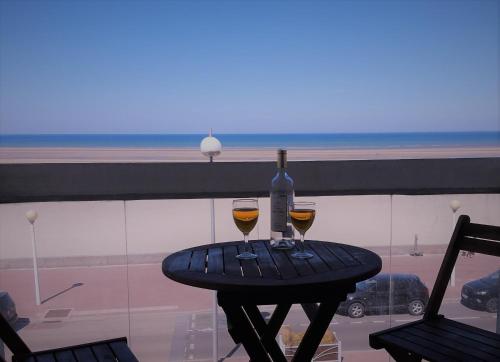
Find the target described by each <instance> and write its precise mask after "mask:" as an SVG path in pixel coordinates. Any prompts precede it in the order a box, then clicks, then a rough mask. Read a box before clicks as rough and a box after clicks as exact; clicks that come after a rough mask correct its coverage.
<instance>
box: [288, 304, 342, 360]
mask: <svg viewBox="0 0 500 362" xmlns="http://www.w3.org/2000/svg"><path fill="white" fill-rule="evenodd" d="M339 304H340V299H339V300H334V301H331V302H322V303H320V305H319V307H318V310H317V312H316V313H315V316H314V319H313V320H312V321H311V324H309V327H308V328H307V331H306V333H305V334H304V338H302V341H301V342H300V344H299V347H298V348H297V351H296V352H295V355H294V356H293V359H292V361H293V362H303V361H311V360H312V358H313V357H314V353H315V352H316V349H317V348H318V346H319V344H320V343H321V339H322V338H323V336H324V335H325V332H326V330H327V329H328V326H329V325H330V322H331V320H332V318H333V316H334V314H335V312H336V311H337V307H338V305H339Z"/></svg>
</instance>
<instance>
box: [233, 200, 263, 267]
mask: <svg viewBox="0 0 500 362" xmlns="http://www.w3.org/2000/svg"><path fill="white" fill-rule="evenodd" d="M258 218H259V204H258V201H257V199H238V200H234V201H233V220H234V223H235V224H236V227H237V228H238V229H239V230H240V231H241V232H242V233H243V239H244V243H245V244H244V251H243V252H242V253H240V254H238V255H236V257H237V258H238V259H255V258H257V255H255V254H254V253H252V252H251V250H250V248H249V245H248V234H250V231H252V230H253V228H254V227H255V225H256V224H257V220H258Z"/></svg>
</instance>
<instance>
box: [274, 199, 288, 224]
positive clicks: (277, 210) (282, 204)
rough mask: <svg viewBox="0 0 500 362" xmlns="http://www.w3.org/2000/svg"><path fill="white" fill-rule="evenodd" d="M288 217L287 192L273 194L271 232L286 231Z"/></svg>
mask: <svg viewBox="0 0 500 362" xmlns="http://www.w3.org/2000/svg"><path fill="white" fill-rule="evenodd" d="M287 217H288V195H287V193H286V192H279V191H278V192H272V193H271V230H272V231H280V232H285V231H286V220H287Z"/></svg>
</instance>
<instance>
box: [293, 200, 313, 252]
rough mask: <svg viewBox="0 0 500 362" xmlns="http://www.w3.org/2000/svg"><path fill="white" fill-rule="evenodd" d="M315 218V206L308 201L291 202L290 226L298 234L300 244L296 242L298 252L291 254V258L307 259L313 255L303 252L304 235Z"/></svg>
mask: <svg viewBox="0 0 500 362" xmlns="http://www.w3.org/2000/svg"><path fill="white" fill-rule="evenodd" d="M315 216H316V204H315V203H314V202H309V201H300V202H293V203H292V205H291V207H290V218H291V219H292V225H293V226H294V227H295V229H297V231H298V232H299V233H300V242H297V246H298V249H299V250H298V251H296V252H294V253H293V254H292V257H293V258H297V259H308V258H312V257H313V256H314V255H313V254H311V253H309V252H307V251H305V250H304V234H305V233H306V231H307V230H309V228H310V227H311V225H312V223H313V221H314V217H315Z"/></svg>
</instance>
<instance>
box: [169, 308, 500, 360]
mask: <svg viewBox="0 0 500 362" xmlns="http://www.w3.org/2000/svg"><path fill="white" fill-rule="evenodd" d="M262 310H266V311H271V309H270V308H265V309H264V308H263V309H262ZM441 312H442V313H444V314H445V315H446V316H447V317H448V318H451V319H453V320H457V321H460V322H462V323H466V324H471V325H474V326H476V327H479V328H483V329H487V330H491V331H495V327H496V314H490V313H486V312H479V311H473V310H470V309H468V308H465V307H464V306H462V305H461V304H460V303H459V302H458V300H457V299H450V300H446V301H445V304H444V305H443V308H442V309H441ZM178 318H179V320H182V323H181V326H180V329H179V332H178V333H179V334H181V335H183V338H184V341H185V344H184V345H183V346H182V345H173V347H172V350H171V358H172V359H171V360H176V361H177V360H178V361H193V360H203V359H209V358H210V355H209V351H210V350H211V343H212V342H211V338H212V323H211V316H210V315H209V314H207V313H195V314H191V315H187V316H180V317H178ZM219 319H220V323H219V324H220V325H219V328H220V332H219V335H220V343H219V350H220V354H221V356H224V355H227V354H228V353H229V352H230V351H231V350H232V349H233V348H234V343H232V341H231V339H230V337H229V335H228V334H227V332H226V330H225V328H226V324H225V319H224V318H223V316H220V318H219ZM418 319H419V317H413V316H410V315H408V314H398V315H393V316H392V317H391V318H389V316H387V315H374V316H365V317H363V318H359V319H353V318H349V317H344V316H339V315H336V316H335V317H334V319H333V320H332V323H331V324H330V326H331V328H332V330H333V331H335V333H336V334H337V338H338V339H339V340H340V341H341V343H342V350H343V351H363V350H370V347H369V345H368V334H370V333H372V332H376V331H379V330H383V329H386V328H389V327H393V326H397V325H401V324H404V323H408V322H411V321H415V320H418ZM285 324H287V325H290V326H291V327H292V328H293V330H294V331H296V332H304V331H305V329H306V328H307V326H308V321H307V318H306V317H305V315H304V313H303V312H302V310H301V309H300V308H295V307H294V309H293V310H292V311H291V312H290V314H289V316H288V317H287V320H286V322H285ZM176 330H177V329H176ZM186 330H187V331H188V333H187V334H185V332H184V331H186ZM176 333H177V332H176ZM235 356H244V353H243V348H242V347H241V348H239V350H238V351H237V352H236V353H235Z"/></svg>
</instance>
